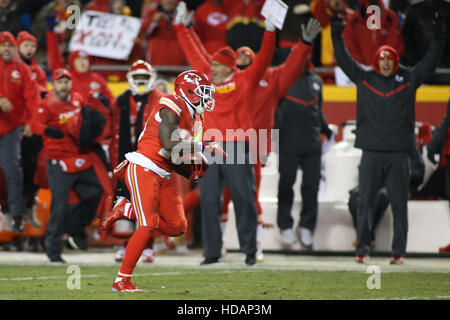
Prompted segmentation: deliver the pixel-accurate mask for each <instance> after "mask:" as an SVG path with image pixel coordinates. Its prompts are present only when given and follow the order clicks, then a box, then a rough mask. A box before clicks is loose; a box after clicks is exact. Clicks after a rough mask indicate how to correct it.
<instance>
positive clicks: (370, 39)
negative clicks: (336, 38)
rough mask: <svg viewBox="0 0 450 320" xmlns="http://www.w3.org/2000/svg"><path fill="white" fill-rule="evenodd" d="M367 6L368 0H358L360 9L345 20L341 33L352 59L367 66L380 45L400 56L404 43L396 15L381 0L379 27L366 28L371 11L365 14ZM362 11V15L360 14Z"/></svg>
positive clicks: (379, 2) (379, 3) (370, 63)
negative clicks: (389, 47) (387, 47)
mask: <svg viewBox="0 0 450 320" xmlns="http://www.w3.org/2000/svg"><path fill="white" fill-rule="evenodd" d="M368 6H369V1H368V0H360V10H359V11H356V12H355V13H354V14H353V15H351V16H350V18H349V19H348V20H347V26H346V27H345V29H344V31H343V33H342V35H343V37H344V39H345V45H346V46H347V50H348V52H349V53H350V55H351V56H352V57H353V59H355V60H356V61H358V62H359V63H362V64H365V65H368V66H371V65H372V62H373V55H374V53H375V52H376V51H377V50H378V48H379V47H380V46H382V45H389V46H391V47H393V48H394V49H395V50H396V51H397V53H398V55H399V56H400V58H401V57H402V56H403V51H404V43H403V36H402V33H401V29H400V24H399V21H398V18H397V15H396V14H395V13H394V11H392V10H389V9H387V8H385V6H384V4H383V1H378V6H379V7H380V9H381V10H380V11H381V19H380V20H381V21H380V22H381V28H380V29H373V30H371V29H368V28H367V20H368V18H369V17H372V15H373V13H372V14H371V15H367V14H366V8H367V7H368ZM362 12H363V13H364V16H361V13H362Z"/></svg>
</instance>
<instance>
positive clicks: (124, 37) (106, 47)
mask: <svg viewBox="0 0 450 320" xmlns="http://www.w3.org/2000/svg"><path fill="white" fill-rule="evenodd" d="M140 28H141V21H140V19H138V18H136V17H128V16H123V15H118V14H110V13H103V12H99V11H85V12H83V14H82V15H81V19H80V21H79V23H78V24H77V27H76V29H75V32H74V35H73V36H72V39H71V41H70V47H69V48H70V51H74V50H84V51H86V52H87V53H88V54H89V55H91V56H97V57H103V58H109V59H115V60H127V59H128V57H129V55H130V53H131V50H132V49H133V46H134V42H135V39H136V37H137V36H138V33H139V30H140Z"/></svg>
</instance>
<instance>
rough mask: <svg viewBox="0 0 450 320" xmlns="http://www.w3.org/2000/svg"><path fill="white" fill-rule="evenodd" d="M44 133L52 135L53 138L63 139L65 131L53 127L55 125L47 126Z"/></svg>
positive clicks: (48, 135)
mask: <svg viewBox="0 0 450 320" xmlns="http://www.w3.org/2000/svg"><path fill="white" fill-rule="evenodd" d="M44 134H45V135H46V136H47V137H50V138H53V139H61V138H63V137H64V132H62V131H61V130H59V129H58V128H53V127H47V128H45V130H44Z"/></svg>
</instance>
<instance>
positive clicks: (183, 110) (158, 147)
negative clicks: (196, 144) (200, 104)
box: [127, 95, 195, 173]
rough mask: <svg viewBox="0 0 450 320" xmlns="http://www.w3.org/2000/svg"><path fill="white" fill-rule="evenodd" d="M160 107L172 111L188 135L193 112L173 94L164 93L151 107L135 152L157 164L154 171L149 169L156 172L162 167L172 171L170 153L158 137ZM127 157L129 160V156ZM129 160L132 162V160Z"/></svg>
mask: <svg viewBox="0 0 450 320" xmlns="http://www.w3.org/2000/svg"><path fill="white" fill-rule="evenodd" d="M161 109H168V110H170V111H172V112H173V113H174V114H175V115H176V116H177V117H178V119H179V122H178V127H179V128H180V129H184V130H187V131H188V132H189V135H190V136H193V127H194V118H195V113H194V110H192V109H191V108H190V107H188V105H187V104H186V103H185V102H184V100H182V99H181V98H178V97H177V96H175V95H166V96H164V97H162V98H161V99H160V100H159V102H158V104H157V105H156V106H155V107H154V108H153V111H152V113H151V114H150V117H148V119H147V122H146V123H145V128H144V129H143V130H142V133H141V136H140V137H139V141H138V148H137V153H139V154H141V155H143V156H145V157H146V158H147V159H149V160H151V162H153V163H154V164H155V165H156V166H157V168H155V169H156V171H155V170H153V168H150V169H152V171H155V172H156V173H159V172H157V171H159V170H158V169H163V172H164V171H166V172H167V173H170V172H172V171H173V163H172V160H171V153H170V151H167V150H165V149H164V148H163V146H162V143H161V139H160V137H159V126H160V124H161V118H160V116H159V111H160V110H161ZM127 159H128V160H130V158H129V157H127ZM130 161H131V162H133V161H132V160H130ZM138 164H139V163H138Z"/></svg>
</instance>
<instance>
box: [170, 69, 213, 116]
mask: <svg viewBox="0 0 450 320" xmlns="http://www.w3.org/2000/svg"><path fill="white" fill-rule="evenodd" d="M174 91H175V93H176V94H177V95H178V96H180V97H181V98H182V99H183V100H184V101H185V102H186V103H187V104H188V105H189V106H190V107H192V108H193V109H194V111H195V112H196V113H198V114H202V113H204V112H205V111H209V112H211V111H213V109H214V106H215V100H214V92H215V90H214V87H213V86H212V84H211V81H210V80H209V78H208V77H207V76H206V75H205V74H204V73H202V72H200V71H196V70H188V71H185V72H183V73H181V74H180V75H179V76H178V77H177V78H176V79H175V90H174Z"/></svg>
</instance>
